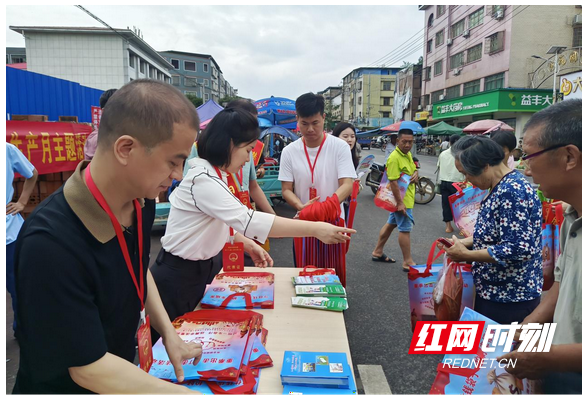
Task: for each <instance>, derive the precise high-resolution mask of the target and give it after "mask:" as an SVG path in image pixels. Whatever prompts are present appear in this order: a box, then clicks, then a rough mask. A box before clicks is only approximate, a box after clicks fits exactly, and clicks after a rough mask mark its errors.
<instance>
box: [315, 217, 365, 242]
mask: <svg viewBox="0 0 588 400" xmlns="http://www.w3.org/2000/svg"><path fill="white" fill-rule="evenodd" d="M313 224H316V225H317V228H316V230H315V234H314V237H315V238H317V239H318V240H320V241H321V242H323V243H325V244H336V243H344V242H346V241H348V240H349V239H351V238H350V237H349V236H348V235H345V233H347V234H349V235H350V234H352V233H357V231H356V230H355V229H349V228H344V227H341V226H335V225H331V224H329V223H327V222H313Z"/></svg>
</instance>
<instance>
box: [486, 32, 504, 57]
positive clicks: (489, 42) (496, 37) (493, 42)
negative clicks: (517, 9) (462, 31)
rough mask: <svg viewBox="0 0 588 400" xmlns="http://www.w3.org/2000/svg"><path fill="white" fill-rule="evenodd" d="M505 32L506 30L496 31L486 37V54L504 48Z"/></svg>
mask: <svg viewBox="0 0 588 400" xmlns="http://www.w3.org/2000/svg"><path fill="white" fill-rule="evenodd" d="M504 32H505V31H500V32H496V33H494V34H492V35H490V36H487V37H486V43H485V46H484V47H485V49H484V52H485V53H486V54H493V53H498V52H499V51H502V50H504Z"/></svg>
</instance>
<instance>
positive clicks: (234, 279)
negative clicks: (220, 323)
mask: <svg viewBox="0 0 588 400" xmlns="http://www.w3.org/2000/svg"><path fill="white" fill-rule="evenodd" d="M274 280H275V279H274V274H272V273H270V272H227V273H221V274H218V275H217V276H215V277H214V280H213V281H212V283H211V284H210V285H208V288H207V289H206V293H204V297H203V298H202V301H201V302H200V304H201V306H202V308H228V309H245V308H274Z"/></svg>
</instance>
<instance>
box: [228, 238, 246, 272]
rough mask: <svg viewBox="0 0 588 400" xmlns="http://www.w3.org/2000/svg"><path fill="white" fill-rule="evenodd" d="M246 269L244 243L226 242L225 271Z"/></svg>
mask: <svg viewBox="0 0 588 400" xmlns="http://www.w3.org/2000/svg"><path fill="white" fill-rule="evenodd" d="M244 270H245V253H244V250H243V243H240V242H239V243H233V244H231V243H225V247H223V271H225V272H235V271H244Z"/></svg>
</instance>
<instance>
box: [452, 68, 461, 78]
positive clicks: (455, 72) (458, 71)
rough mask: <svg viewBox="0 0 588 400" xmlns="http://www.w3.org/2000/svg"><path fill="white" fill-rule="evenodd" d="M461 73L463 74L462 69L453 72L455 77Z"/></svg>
mask: <svg viewBox="0 0 588 400" xmlns="http://www.w3.org/2000/svg"><path fill="white" fill-rule="evenodd" d="M460 72H461V69H459V68H456V69H454V70H453V75H455V76H457V75H459V73H460Z"/></svg>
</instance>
